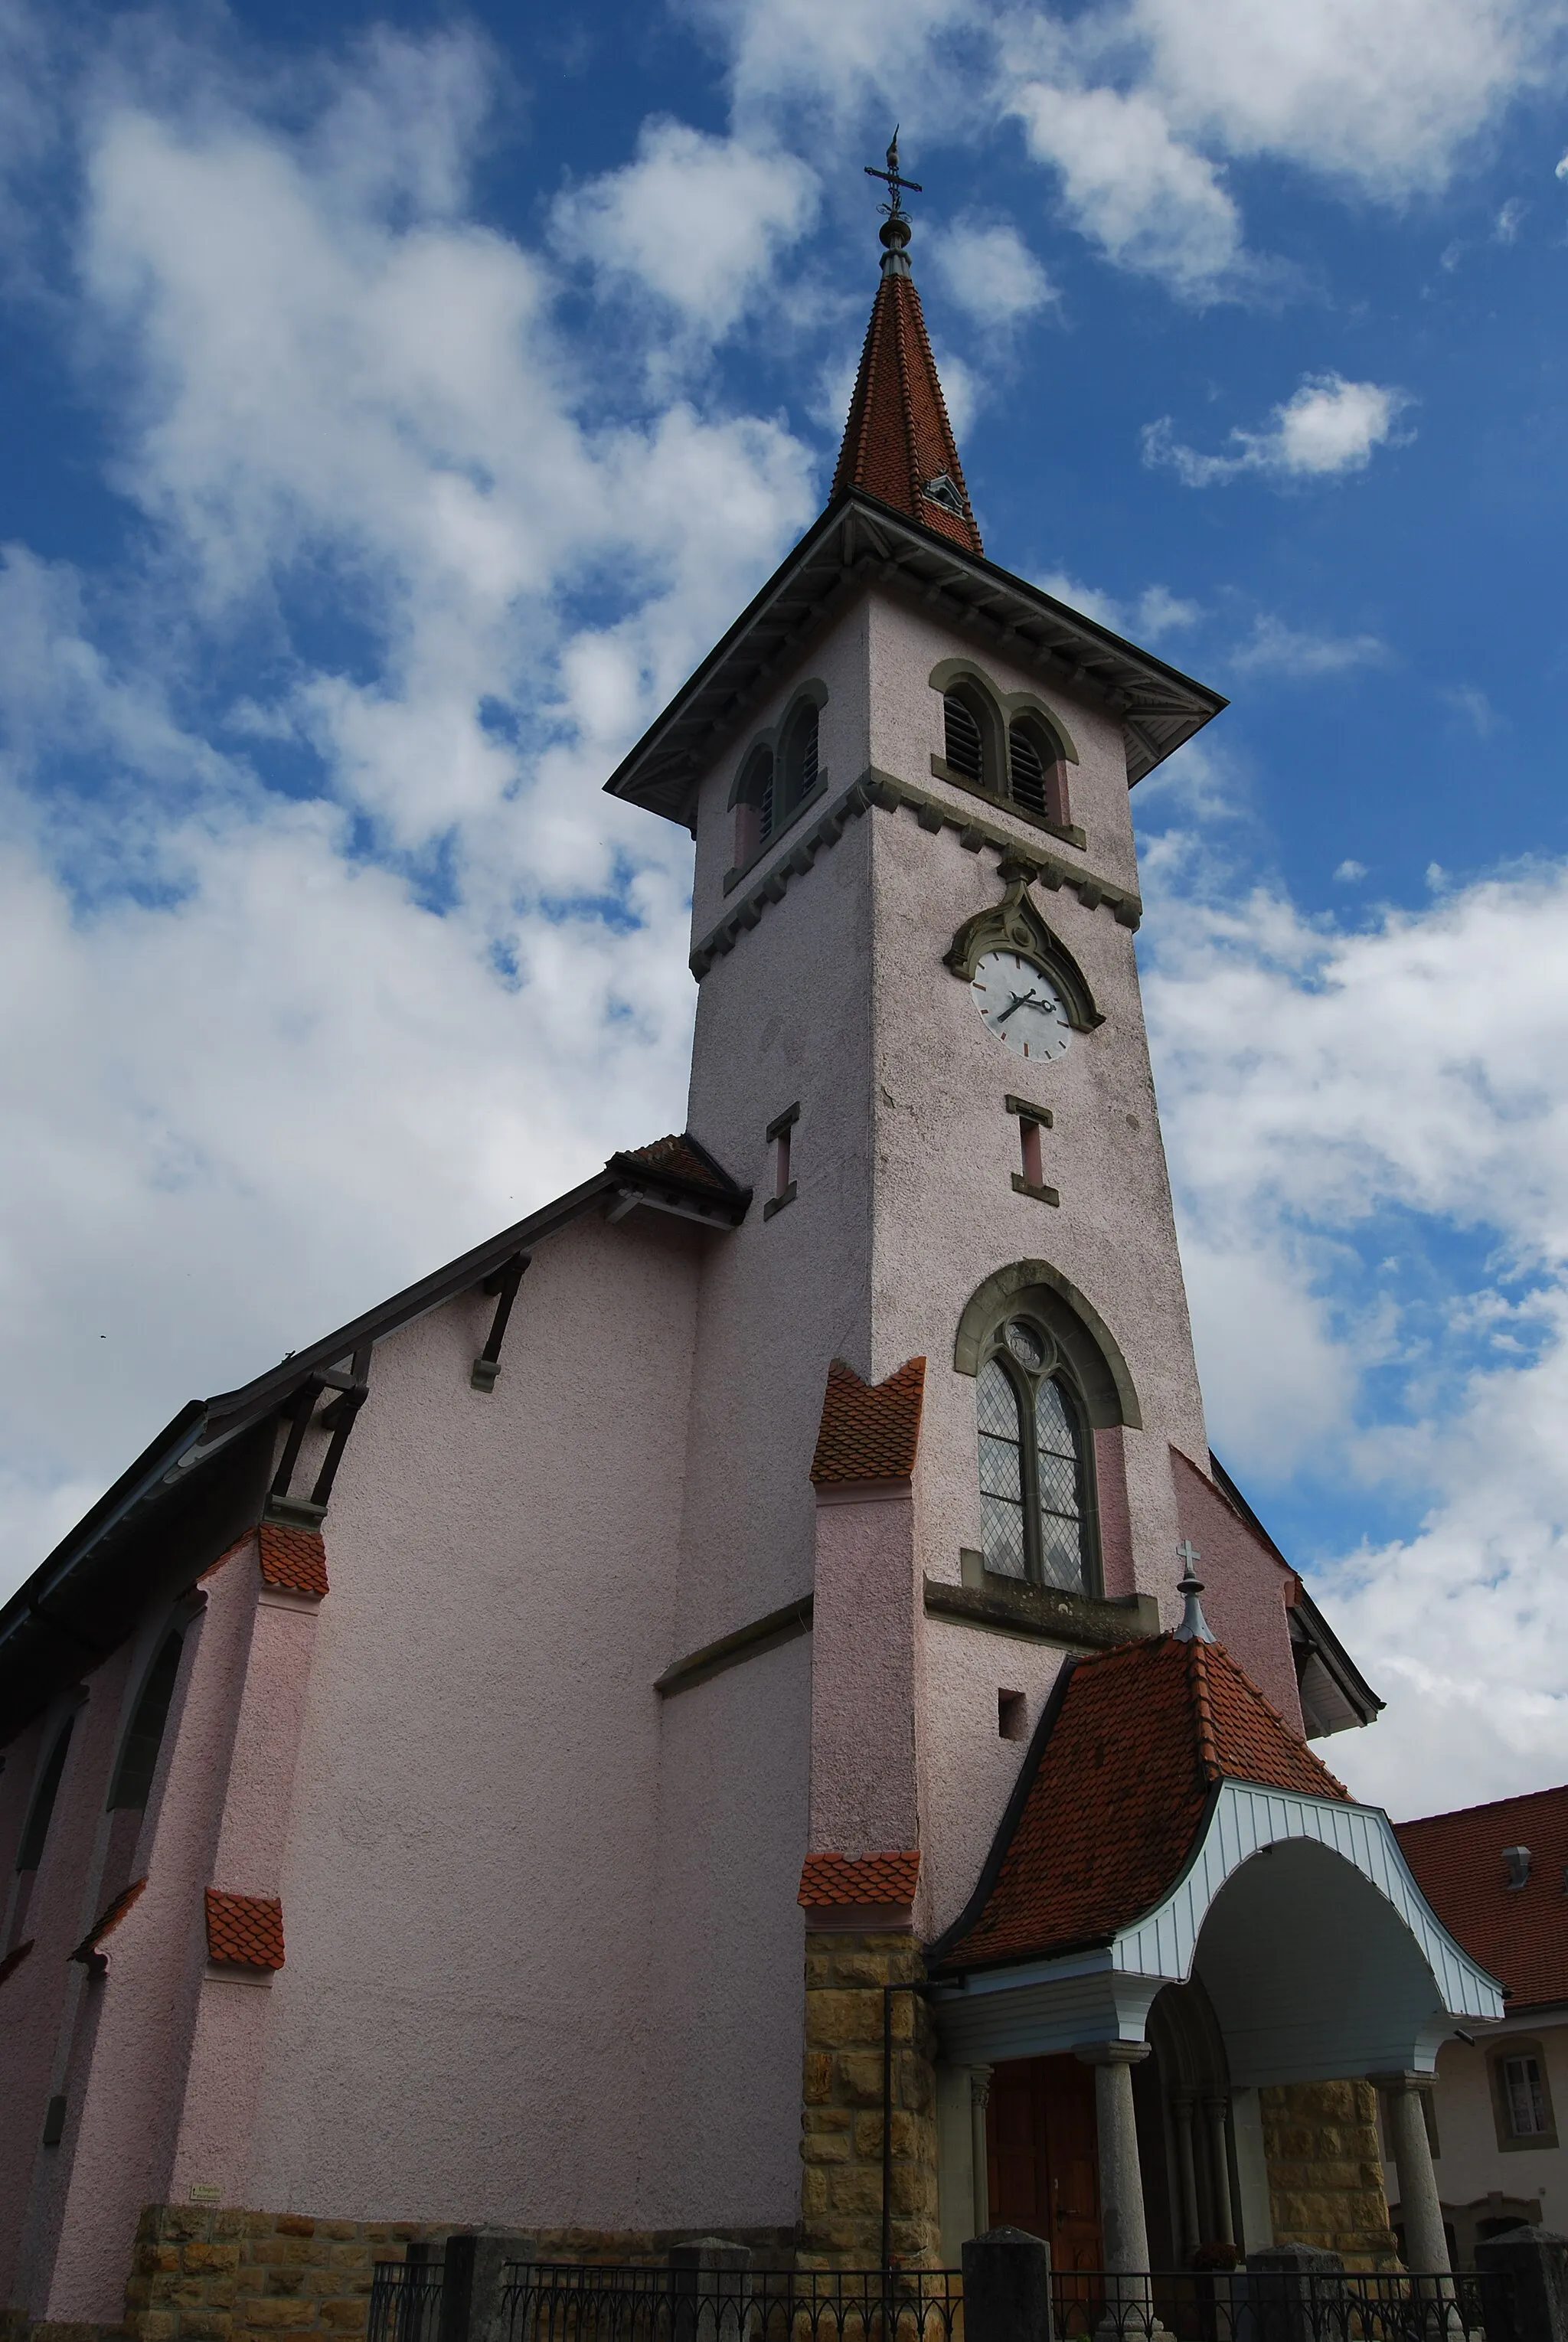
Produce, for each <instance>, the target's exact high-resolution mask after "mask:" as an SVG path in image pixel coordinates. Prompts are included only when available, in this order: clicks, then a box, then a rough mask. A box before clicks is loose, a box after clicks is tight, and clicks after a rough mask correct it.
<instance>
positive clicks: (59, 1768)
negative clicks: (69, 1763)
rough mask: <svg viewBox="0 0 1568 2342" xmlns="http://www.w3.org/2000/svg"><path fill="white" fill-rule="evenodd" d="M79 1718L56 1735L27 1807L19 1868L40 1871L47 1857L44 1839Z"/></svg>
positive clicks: (19, 1850)
mask: <svg viewBox="0 0 1568 2342" xmlns="http://www.w3.org/2000/svg"><path fill="white" fill-rule="evenodd" d="M75 1720H76V1719H75V1716H68V1717H67V1718H66V1720H65V1723H64V1725H62V1726H61V1728H60V1730H59V1731H58V1732H57V1733H56V1734H55V1745H54V1746H53V1747H52V1748H51V1749H50V1751H49V1761H48V1763H47V1764H46V1765H45V1767H44V1770H43V1772H42V1774H41V1775H40V1777H39V1780H38V1786H37V1787H36V1788H35V1790H34V1792H33V1802H32V1804H31V1805H30V1806H29V1807H28V1808H27V1826H26V1827H25V1829H24V1831H23V1832H22V1844H21V1846H20V1847H19V1848H18V1850H17V1855H16V1867H17V1869H18V1870H36V1869H37V1867H38V1865H39V1864H40V1863H41V1862H42V1861H43V1859H44V1842H45V1839H46V1838H47V1837H48V1835H49V1824H50V1823H51V1821H52V1820H53V1819H54V1817H55V1798H56V1797H58V1796H59V1794H60V1778H61V1776H62V1775H63V1774H64V1772H65V1758H66V1757H67V1755H68V1754H69V1752H70V1747H71V1726H73V1724H75Z"/></svg>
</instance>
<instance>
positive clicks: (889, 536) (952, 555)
mask: <svg viewBox="0 0 1568 2342" xmlns="http://www.w3.org/2000/svg"><path fill="white" fill-rule="evenodd" d="M900 582H903V583H904V584H906V585H909V586H914V589H915V590H917V591H918V592H920V593H921V594H922V595H923V596H928V595H930V594H933V593H935V594H948V595H951V596H953V597H954V599H956V600H959V601H961V602H962V603H963V604H964V608H965V610H966V612H968V613H970V614H971V615H974V616H981V617H982V618H984V620H985V621H986V622H987V623H989V624H991V625H993V626H995V628H996V631H997V635H998V638H999V642H1000V645H1001V646H1002V647H1003V649H1004V652H1006V653H1007V654H1008V655H1009V656H1013V657H1014V658H1017V657H1019V656H1022V657H1023V658H1024V661H1025V662H1027V661H1029V660H1031V659H1033V660H1034V661H1038V662H1041V663H1044V664H1045V665H1046V666H1047V667H1048V668H1049V669H1050V670H1051V674H1052V679H1053V680H1060V681H1062V682H1063V683H1064V685H1065V686H1067V687H1069V688H1074V689H1077V690H1088V691H1090V692H1091V693H1097V694H1098V695H1099V696H1102V697H1104V699H1106V700H1107V701H1108V702H1109V704H1110V706H1111V707H1112V710H1113V712H1114V715H1115V716H1117V718H1118V719H1119V720H1120V721H1121V722H1122V723H1123V725H1124V727H1125V729H1126V733H1127V746H1128V782H1129V786H1132V785H1133V784H1134V783H1135V782H1137V781H1139V780H1141V779H1142V778H1143V777H1144V775H1145V774H1146V773H1148V772H1151V771H1152V770H1153V769H1154V766H1156V765H1157V764H1160V763H1161V762H1163V760H1164V757H1166V756H1169V755H1170V754H1171V753H1172V751H1173V750H1174V749H1175V748H1177V747H1179V746H1181V745H1182V744H1183V742H1184V741H1186V740H1189V739H1191V738H1192V736H1193V734H1194V733H1195V732H1197V731H1199V730H1200V729H1201V728H1202V726H1203V725H1204V724H1206V723H1208V722H1209V721H1210V719H1211V718H1212V717H1213V716H1217V715H1218V714H1219V713H1220V711H1221V710H1222V709H1223V707H1225V706H1227V705H1228V702H1227V701H1226V700H1225V699H1224V698H1223V696H1222V695H1221V694H1220V693H1218V692H1215V691H1212V690H1211V689H1209V687H1208V686H1206V685H1204V684H1201V683H1198V682H1197V681H1195V680H1194V678H1193V676H1188V675H1184V674H1183V672H1182V671H1181V669H1180V668H1178V667H1173V666H1167V665H1166V663H1165V662H1164V660H1163V659H1160V658H1156V657H1155V656H1154V653H1153V652H1151V651H1145V650H1142V649H1140V648H1139V647H1138V646H1137V645H1136V644H1134V643H1129V642H1128V641H1126V640H1125V638H1124V636H1120V635H1116V634H1113V633H1112V631H1111V630H1110V628H1109V627H1107V626H1100V625H1099V624H1098V623H1097V622H1096V621H1095V620H1094V619H1092V618H1086V617H1084V616H1083V615H1082V613H1081V612H1079V611H1076V610H1074V609H1072V608H1070V607H1069V606H1068V605H1067V604H1066V603H1064V602H1058V601H1057V600H1056V599H1055V598H1054V596H1052V595H1050V594H1046V593H1044V591H1043V590H1042V589H1041V588H1040V587H1039V586H1032V585H1030V584H1029V583H1028V582H1027V581H1026V580H1024V579H1023V578H1020V577H1015V576H1014V575H1012V573H1011V572H1010V571H1008V570H1005V569H1002V568H999V567H998V566H997V565H996V564H995V563H994V562H991V561H988V560H986V558H985V557H984V555H983V554H975V553H971V552H969V551H968V550H967V548H965V547H964V546H962V545H955V544H954V542H953V540H952V539H951V538H950V537H945V536H942V535H938V534H937V533H936V532H935V531H934V530H933V529H930V528H927V527H926V526H925V525H924V524H923V523H922V522H920V521H917V520H914V519H911V518H910V516H909V515H907V514H905V513H902V512H900V511H898V510H897V508H896V507H895V506H894V505H887V504H884V503H883V502H882V501H881V499H880V498H878V497H875V496H873V495H869V494H868V493H867V491H866V490H865V489H864V488H856V487H846V488H844V489H841V490H840V492H839V494H838V495H836V496H834V499H833V501H832V502H831V503H830V504H829V505H828V506H827V508H826V510H825V511H824V513H823V514H822V515H821V516H820V517H819V518H818V520H817V521H816V522H815V523H814V525H813V526H812V527H811V528H809V529H808V530H807V531H806V533H805V535H804V536H803V537H802V538H801V540H800V542H799V543H798V544H797V545H794V547H793V548H792V550H791V551H790V552H789V553H788V554H787V555H785V557H784V561H783V562H782V563H781V564H780V565H779V567H778V568H777V569H776V570H775V571H774V574H773V575H772V576H771V577H770V578H769V579H768V580H767V582H766V584H765V585H764V586H763V587H762V588H761V590H760V591H759V592H758V593H757V594H756V595H755V596H754V597H753V599H752V601H751V602H750V603H749V604H748V606H747V607H746V608H745V609H744V611H743V612H742V614H741V616H739V617H738V618H737V619H736V620H735V623H734V626H731V628H730V629H729V632H728V633H727V634H726V635H725V636H724V638H723V639H722V641H720V642H719V643H718V644H717V645H715V646H714V649H713V650H712V651H710V652H709V654H708V656H707V657H706V658H705V659H704V661H703V662H702V664H701V666H698V667H697V668H696V669H695V670H694V672H693V674H692V675H691V676H689V677H688V679H687V680H686V682H685V683H684V684H683V685H682V686H681V688H680V690H679V691H677V692H676V694H675V696H674V698H673V699H672V700H671V701H670V702H669V704H668V705H667V706H665V707H664V709H663V710H662V712H661V713H660V714H659V715H658V716H656V717H655V718H654V722H653V723H652V724H651V725H650V726H649V727H648V729H647V731H646V732H644V735H643V736H642V738H641V739H640V740H639V741H638V742H637V744H636V746H634V748H632V749H631V750H630V752H629V753H628V754H627V755H626V756H624V757H623V759H622V761H621V763H620V764H619V765H618V766H616V768H615V770H614V773H612V774H611V776H610V777H609V779H608V780H607V781H606V782H605V784H604V787H605V790H606V791H607V793H608V794H609V795H610V796H618V797H623V798H625V799H626V800H628V801H629V802H630V803H632V804H634V805H641V806H645V807H646V808H647V809H648V810H649V811H650V812H654V813H660V814H663V815H664V816H665V817H666V818H667V819H670V820H672V821H678V822H680V823H681V824H682V825H683V826H685V827H688V828H689V827H690V826H691V822H692V817H693V806H694V791H695V787H696V784H697V781H698V778H699V777H700V771H701V767H702V765H703V764H704V763H705V762H707V761H711V758H712V755H713V753H714V746H713V744H714V739H715V737H716V736H721V735H722V734H724V733H725V732H727V731H728V730H730V729H733V728H734V726H735V725H737V724H738V723H740V722H741V721H743V720H744V713H745V710H746V708H747V706H749V705H750V704H751V703H752V702H753V701H754V698H755V696H756V695H757V693H758V692H759V691H760V690H761V689H763V688H764V686H765V684H766V682H767V679H768V677H769V676H770V675H771V674H772V673H773V672H774V670H775V668H776V667H777V666H778V665H779V664H780V663H781V661H782V660H783V658H784V655H785V653H786V652H787V651H788V650H789V649H790V648H791V647H792V646H794V644H795V643H796V642H797V641H798V640H799V639H800V638H801V636H803V635H804V632H805V630H806V628H807V626H809V625H810V624H811V623H812V622H813V621H814V620H820V619H821V618H822V617H823V616H824V615H825V613H826V609H827V607H828V606H829V604H830V603H831V601H832V600H833V598H834V596H836V595H837V594H839V593H841V592H843V591H844V590H845V589H846V588H849V589H853V588H856V587H860V586H865V585H870V584H883V585H887V584H897V583H900ZM802 585H804V586H806V587H807V588H808V590H807V591H806V592H805V593H804V595H803V594H801V593H800V592H799V591H798V590H796V591H794V592H793V593H792V592H791V591H790V590H789V589H791V588H797V589H798V587H799V586H802ZM786 607H787V608H788V609H790V610H792V611H794V610H799V611H800V612H801V613H802V615H800V616H794V617H792V618H791V620H790V622H789V624H788V625H787V626H783V627H782V628H781V629H780V630H779V639H778V640H777V641H776V642H775V643H774V644H773V645H772V646H771V647H770V648H769V649H768V650H767V652H766V653H765V655H764V656H753V657H752V658H750V659H749V660H748V659H747V658H746V657H745V651H746V647H747V646H748V644H750V643H751V642H752V641H753V638H754V636H756V635H757V634H758V632H759V631H760V630H761V629H762V628H763V626H764V623H765V622H766V620H767V619H768V617H769V616H770V614H771V613H774V612H777V611H779V610H781V609H783V608H786ZM998 612H1000V613H1003V614H1004V615H1001V616H999V615H997V614H998ZM1026 629H1028V630H1030V631H1025V630H1026Z"/></svg>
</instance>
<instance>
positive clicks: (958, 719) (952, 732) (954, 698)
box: [942, 691, 985, 788]
mask: <svg viewBox="0 0 1568 2342" xmlns="http://www.w3.org/2000/svg"><path fill="white" fill-rule="evenodd" d="M942 720H943V725H944V731H945V735H946V742H945V746H944V751H943V753H944V757H945V759H946V762H947V764H948V766H950V767H951V769H952V770H953V771H954V772H955V773H956V774H957V775H958V777H959V778H960V780H964V781H973V782H974V786H975V787H976V788H984V786H985V735H984V730H983V728H982V726H981V719H980V714H979V711H978V709H977V708H976V707H975V706H974V701H973V699H972V698H971V696H970V695H969V694H968V693H967V692H964V691H944V693H943V695H942Z"/></svg>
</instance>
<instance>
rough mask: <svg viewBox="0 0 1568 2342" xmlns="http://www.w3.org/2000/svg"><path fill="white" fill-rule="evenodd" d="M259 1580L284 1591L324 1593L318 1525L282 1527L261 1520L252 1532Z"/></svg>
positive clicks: (323, 1542) (323, 1557) (323, 1545)
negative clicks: (256, 1554)
mask: <svg viewBox="0 0 1568 2342" xmlns="http://www.w3.org/2000/svg"><path fill="white" fill-rule="evenodd" d="M256 1543H257V1548H258V1552H259V1555H260V1559H261V1574H262V1583H263V1585H264V1586H276V1587H277V1589H278V1590H279V1592H280V1593H285V1594H325V1592H326V1591H327V1584H326V1540H325V1537H324V1536H322V1533H321V1531H320V1530H319V1529H294V1528H285V1526H284V1524H283V1523H282V1522H281V1521H264V1522H263V1523H262V1525H261V1527H260V1528H259V1529H258V1530H257V1532H256Z"/></svg>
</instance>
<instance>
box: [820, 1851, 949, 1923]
mask: <svg viewBox="0 0 1568 2342" xmlns="http://www.w3.org/2000/svg"><path fill="white" fill-rule="evenodd" d="M919 1877H920V1848H919V1847H899V1848H898V1849H896V1850H895V1851H894V1852H893V1853H890V1854H862V1855H857V1856H856V1857H854V1860H853V1861H851V1859H850V1858H849V1857H848V1856H847V1855H843V1854H808V1855H807V1856H806V1858H805V1860H804V1863H803V1864H802V1865H801V1874H800V1894H799V1896H798V1897H796V1900H797V1901H798V1902H801V1903H804V1905H805V1907H806V1908H807V1910H817V1909H822V1908H825V1907H831V1906H833V1905H835V1904H844V1903H858V1904H866V1903H900V1904H907V1903H913V1902H914V1889H915V1884H916V1882H917V1880H918V1879H919Z"/></svg>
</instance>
